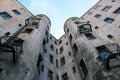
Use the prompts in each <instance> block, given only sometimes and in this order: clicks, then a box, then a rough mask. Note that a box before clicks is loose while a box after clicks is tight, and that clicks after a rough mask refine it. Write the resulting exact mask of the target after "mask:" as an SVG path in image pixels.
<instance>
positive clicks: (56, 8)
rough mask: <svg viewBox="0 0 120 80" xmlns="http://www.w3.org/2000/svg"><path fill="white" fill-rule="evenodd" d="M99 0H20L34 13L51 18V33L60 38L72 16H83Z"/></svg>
mask: <svg viewBox="0 0 120 80" xmlns="http://www.w3.org/2000/svg"><path fill="white" fill-rule="evenodd" d="M98 1H99V0H19V2H21V3H22V4H23V5H24V6H25V7H26V8H27V9H28V10H29V11H30V12H31V13H33V14H34V15H38V14H45V15H46V16H48V17H49V18H50V20H51V29H50V33H51V34H52V35H53V36H55V37H56V38H57V39H59V38H60V37H61V36H62V35H63V34H64V29H63V28H64V23H65V21H66V20H67V19H69V18H70V17H81V16H82V15H83V14H84V13H85V12H87V11H88V10H89V9H90V8H91V7H92V6H94V5H95V4H96V3H97V2H98Z"/></svg>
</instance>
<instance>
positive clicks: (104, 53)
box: [0, 0, 120, 80]
mask: <svg viewBox="0 0 120 80" xmlns="http://www.w3.org/2000/svg"><path fill="white" fill-rule="evenodd" d="M119 4H120V0H100V1H99V2H98V3H97V4H95V6H93V7H92V8H91V9H90V10H89V11H88V12H86V13H85V14H84V15H83V16H82V17H80V18H78V17H71V18H69V19H68V20H66V22H65V24H64V31H65V34H64V35H63V36H62V37H61V38H60V39H58V40H57V39H56V38H55V37H54V36H53V35H52V34H50V28H51V22H50V19H49V18H48V17H47V16H46V15H44V14H39V15H36V16H34V15H33V14H32V13H30V12H29V11H28V10H27V9H26V8H25V7H24V6H22V4H20V3H19V2H18V0H1V1H0V80H120V56H119V55H120V47H119V45H120V41H119V40H120V37H119V35H120V31H119V29H120V23H119V20H120V5H119Z"/></svg>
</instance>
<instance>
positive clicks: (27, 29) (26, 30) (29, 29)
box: [23, 28, 33, 33]
mask: <svg viewBox="0 0 120 80" xmlns="http://www.w3.org/2000/svg"><path fill="white" fill-rule="evenodd" d="M32 31H33V28H26V29H25V30H24V31H23V33H31V32H32Z"/></svg>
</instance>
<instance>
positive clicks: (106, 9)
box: [102, 6, 112, 12]
mask: <svg viewBox="0 0 120 80" xmlns="http://www.w3.org/2000/svg"><path fill="white" fill-rule="evenodd" d="M111 7H112V6H106V7H105V8H103V9H102V11H104V12H107V11H108V10H109V9H110V8H111Z"/></svg>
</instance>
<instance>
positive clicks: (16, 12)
mask: <svg viewBox="0 0 120 80" xmlns="http://www.w3.org/2000/svg"><path fill="white" fill-rule="evenodd" d="M12 12H13V13H14V14H16V15H20V12H18V11H17V10H12Z"/></svg>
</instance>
